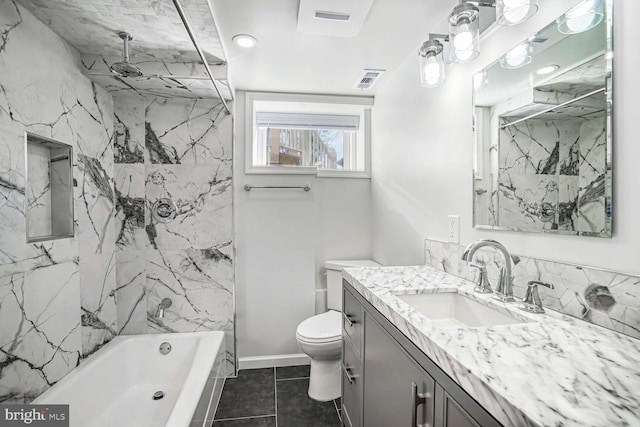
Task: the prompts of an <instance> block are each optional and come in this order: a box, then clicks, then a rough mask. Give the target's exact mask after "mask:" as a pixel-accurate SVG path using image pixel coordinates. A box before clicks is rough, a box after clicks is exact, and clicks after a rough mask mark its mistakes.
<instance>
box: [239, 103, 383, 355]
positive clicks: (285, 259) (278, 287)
mask: <svg viewBox="0 0 640 427" xmlns="http://www.w3.org/2000/svg"><path fill="white" fill-rule="evenodd" d="M244 97H245V93H244V92H238V93H237V94H236V101H235V106H234V107H235V122H234V128H235V141H234V150H235V151H234V156H233V157H234V209H235V213H234V218H235V235H236V257H237V258H236V316H237V326H236V328H237V329H236V333H237V341H238V357H240V358H246V357H258V356H270V355H282V354H294V353H300V349H299V348H298V345H297V342H296V339H295V332H296V328H297V326H298V324H299V323H300V322H301V321H302V320H304V319H306V318H307V317H309V316H312V315H313V314H314V313H315V292H314V290H315V289H316V288H323V287H325V286H326V284H325V282H324V280H325V279H324V276H323V271H322V265H323V263H324V261H325V260H327V259H345V258H370V257H371V214H370V206H371V196H370V194H371V190H370V180H369V179H346V178H316V177H315V176H313V175H287V176H284V175H280V176H276V175H246V174H245V173H244V155H245V150H244V144H245V123H244V111H245V100H244ZM246 183H249V184H254V185H303V184H309V185H310V186H311V191H309V192H305V191H303V190H252V191H250V192H247V191H245V190H244V188H243V187H244V185H245V184H246Z"/></svg>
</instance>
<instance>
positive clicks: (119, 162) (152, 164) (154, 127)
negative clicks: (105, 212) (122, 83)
mask: <svg viewBox="0 0 640 427" xmlns="http://www.w3.org/2000/svg"><path fill="white" fill-rule="evenodd" d="M114 104H115V105H114V111H115V117H116V141H115V166H114V171H115V195H116V214H115V218H116V223H117V225H116V229H117V231H116V246H117V248H118V253H117V255H116V263H117V268H116V271H117V289H116V298H117V301H118V304H117V315H118V327H119V329H120V333H127V334H136V333H147V332H158V333H160V332H192V331H203V330H222V331H225V332H226V333H227V340H226V341H227V342H226V344H225V345H226V349H227V360H228V363H227V368H226V369H225V374H226V375H233V374H234V371H235V362H234V359H235V356H234V351H235V350H234V347H235V339H234V333H233V332H234V313H233V306H234V297H233V292H234V287H233V284H234V266H233V262H234V261H233V256H234V252H233V225H232V191H231V190H232V188H231V182H232V181H231V179H232V171H231V160H232V157H231V154H232V138H231V137H232V133H231V132H232V121H231V117H230V116H227V115H226V114H225V113H224V110H223V108H222V104H221V103H220V102H218V101H215V100H204V99H187V98H182V99H179V98H170V99H168V98H160V97H153V98H144V97H136V96H129V95H125V96H120V95H119V94H115V95H114ZM161 198H169V199H171V200H173V201H174V202H175V204H176V207H177V215H176V218H175V219H174V220H173V221H171V222H169V223H164V222H161V221H158V220H156V219H155V218H154V217H153V216H152V214H151V209H152V207H153V204H154V203H155V202H156V201H157V200H158V199H161ZM163 298H169V299H171V300H172V305H171V307H169V308H168V309H167V310H165V316H164V317H163V318H161V319H159V318H157V317H156V316H155V313H156V310H157V307H158V304H159V303H160V301H161V300H162V299H163Z"/></svg>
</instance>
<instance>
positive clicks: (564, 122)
mask: <svg viewBox="0 0 640 427" xmlns="http://www.w3.org/2000/svg"><path fill="white" fill-rule="evenodd" d="M586 5H593V7H594V8H598V9H594V10H596V11H597V12H599V13H600V14H601V15H600V16H601V18H602V19H601V20H599V19H598V18H599V17H598V15H597V14H596V15H593V16H591V17H587V18H582V21H580V20H579V19H576V14H577V13H579V12H581V10H580V7H582V8H583V9H585V8H586ZM610 12H611V2H610V1H605V0H590V1H585V2H583V3H580V4H579V5H578V6H576V7H574V8H573V9H572V10H570V11H568V12H567V13H565V14H563V15H562V16H560V17H558V19H557V20H556V21H554V22H552V23H551V24H549V25H548V26H546V27H545V28H543V29H541V30H540V31H539V32H537V33H536V34H533V35H531V37H529V38H527V39H526V40H523V41H522V42H521V43H520V44H518V45H517V46H515V47H514V48H513V49H511V50H510V51H508V52H506V53H505V54H504V55H503V56H502V57H501V58H499V59H498V60H497V61H496V62H494V63H493V64H491V65H490V66H488V67H487V68H485V69H484V70H482V71H481V72H479V73H477V74H476V75H474V128H475V129H474V186H473V190H474V194H473V198H474V204H473V206H474V213H473V214H474V218H473V221H474V226H475V227H476V228H489V229H499V230H513V231H527V232H546V233H558V234H574V235H583V236H596V237H611V194H612V188H611V175H612V170H611V144H612V138H611V107H612V99H611V93H612V92H611V88H612V40H611V33H612V22H611V13H610ZM572 19H573V20H572ZM590 20H591V21H590ZM590 25H594V26H593V27H591V28H589V26H590ZM568 32H570V33H571V34H567V33H568Z"/></svg>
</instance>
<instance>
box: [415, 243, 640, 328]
mask: <svg viewBox="0 0 640 427" xmlns="http://www.w3.org/2000/svg"><path fill="white" fill-rule="evenodd" d="M463 252H464V246H461V245H458V244H455V243H443V242H439V241H437V240H427V241H426V242H425V260H426V264H427V265H429V266H431V267H433V268H437V269H438V270H442V271H445V272H447V273H451V274H454V275H456V276H459V277H461V278H464V279H467V280H476V275H477V270H475V269H472V268H470V267H469V264H468V263H467V262H465V261H462V260H461V259H462V253H463ZM516 258H517V259H516V262H515V265H514V268H513V270H512V274H513V277H514V280H513V289H514V294H515V295H516V296H517V297H519V298H522V297H524V295H525V290H526V286H527V283H528V282H529V280H541V281H544V282H549V283H552V284H553V285H554V286H555V289H553V290H551V289H546V288H540V290H539V292H540V297H541V299H542V303H543V305H544V306H545V307H546V308H550V309H553V310H555V311H558V312H560V313H563V314H567V315H569V316H573V317H576V318H578V319H581V320H584V321H587V322H590V323H593V324H596V325H599V326H602V327H605V328H608V329H612V330H614V331H616V332H620V333H623V334H625V335H629V336H631V337H634V338H640V277H638V276H632V275H628V274H622V273H615V272H611V271H605V270H601V269H597V268H589V267H584V266H577V265H572V264H565V263H561V262H555V261H548V260H540V259H535V258H530V257H525V256H517V257H516ZM475 261H476V262H481V263H483V264H485V265H486V266H487V272H488V273H489V279H490V280H491V282H492V283H494V284H495V283H497V280H498V277H499V269H500V266H502V260H501V255H500V254H498V253H497V252H496V251H493V250H490V249H481V250H480V251H478V253H477V255H476V257H475ZM593 286H600V287H606V288H607V289H608V290H609V291H610V293H611V295H612V297H613V298H614V299H615V305H614V306H613V307H612V308H611V309H609V310H603V309H598V308H594V307H591V306H590V305H589V304H588V303H587V301H586V297H585V293H586V292H587V290H588V289H589V288H590V287H593Z"/></svg>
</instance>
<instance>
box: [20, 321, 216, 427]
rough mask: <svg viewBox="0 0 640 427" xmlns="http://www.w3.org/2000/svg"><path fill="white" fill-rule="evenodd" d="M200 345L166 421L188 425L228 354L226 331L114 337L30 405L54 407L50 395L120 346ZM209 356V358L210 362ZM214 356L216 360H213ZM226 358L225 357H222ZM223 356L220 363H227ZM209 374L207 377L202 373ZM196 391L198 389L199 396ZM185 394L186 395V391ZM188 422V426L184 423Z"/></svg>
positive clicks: (196, 349)
mask: <svg viewBox="0 0 640 427" xmlns="http://www.w3.org/2000/svg"><path fill="white" fill-rule="evenodd" d="M198 336H200V337H199V338H198V344H197V346H196V348H195V350H194V351H195V355H194V358H193V362H192V366H191V367H190V369H189V371H188V374H187V375H186V377H185V379H184V383H183V386H182V389H181V390H180V393H179V394H178V396H177V398H176V400H175V402H174V404H173V408H172V410H171V412H170V415H169V418H168V419H167V424H166V426H171V425H188V424H189V423H190V422H191V418H192V417H193V415H194V413H195V410H196V406H197V405H198V398H199V396H200V394H201V393H202V392H203V390H204V387H205V384H206V381H207V379H208V378H209V376H210V375H212V368H213V365H214V364H215V362H216V355H217V354H218V352H220V351H225V347H224V343H225V332H224V331H197V332H178V333H165V334H138V335H120V336H117V337H115V338H113V339H112V340H111V341H109V342H108V343H106V344H105V345H104V346H102V347H101V348H100V349H99V350H98V351H96V352H95V353H93V354H91V355H89V356H88V357H87V358H86V359H84V360H83V361H82V362H81V363H80V365H78V366H77V367H76V368H74V369H73V370H71V371H70V372H69V373H68V374H67V375H65V376H64V377H62V378H61V379H60V380H59V381H57V382H56V383H55V384H53V385H52V386H51V387H49V388H48V389H47V390H45V391H44V392H43V393H42V394H40V395H39V396H38V397H37V398H35V399H34V400H33V401H32V402H31V404H34V405H42V404H54V403H55V402H49V401H47V400H48V398H49V397H50V395H52V394H54V393H56V389H57V388H59V387H63V386H65V385H66V383H68V382H70V381H72V380H73V379H75V378H76V377H77V376H79V375H82V374H83V373H84V372H85V371H87V370H89V369H92V368H94V367H95V366H96V365H97V364H98V363H100V359H102V358H104V357H107V356H108V355H109V354H111V353H113V352H115V351H117V348H118V346H119V345H120V344H124V343H126V342H129V341H140V340H154V341H155V340H164V339H166V340H171V339H178V338H192V339H193V338H195V337H198ZM208 343H209V344H212V345H213V344H214V343H215V345H216V348H217V351H216V352H215V353H212V352H211V351H209V349H211V348H212V347H208V349H205V348H204V347H205V346H206V344H208ZM207 356H209V357H208V359H207ZM211 356H213V357H211ZM223 356H224V355H223ZM224 360H225V359H224V357H223V359H222V361H221V363H224ZM198 362H200V363H202V365H203V366H199V367H198V369H193V367H194V366H196V365H197V363H198ZM203 372H206V373H207V374H206V375H203V374H202V373H203ZM194 390H198V392H197V393H198V394H197V395H196V393H195V391H194ZM185 391H186V392H185ZM187 414H188V418H187ZM185 422H186V424H185Z"/></svg>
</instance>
